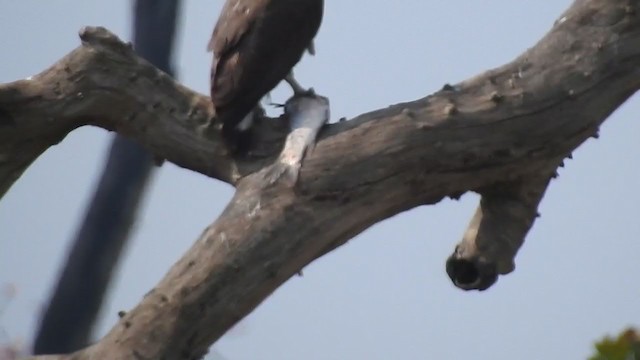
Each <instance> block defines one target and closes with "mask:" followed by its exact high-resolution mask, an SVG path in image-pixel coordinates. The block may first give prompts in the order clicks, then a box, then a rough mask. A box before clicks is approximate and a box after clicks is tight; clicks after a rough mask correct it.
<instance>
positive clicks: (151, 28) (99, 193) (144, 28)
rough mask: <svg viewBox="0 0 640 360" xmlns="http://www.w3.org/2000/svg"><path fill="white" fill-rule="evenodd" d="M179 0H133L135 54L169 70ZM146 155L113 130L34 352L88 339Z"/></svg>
mask: <svg viewBox="0 0 640 360" xmlns="http://www.w3.org/2000/svg"><path fill="white" fill-rule="evenodd" d="M179 2H180V1H179V0H137V1H136V2H135V7H134V26H133V28H134V31H133V38H134V40H133V43H134V47H135V49H136V51H137V52H138V54H139V55H140V56H142V57H144V58H146V59H147V60H148V61H150V62H151V63H153V64H154V65H155V66H156V67H158V68H160V69H161V70H163V71H164V72H166V73H168V74H171V75H173V71H172V69H171V65H170V62H171V53H172V48H173V39H174V36H175V31H176V23H177V18H178V11H179ZM152 169H153V158H152V156H151V155H150V154H149V153H148V152H147V151H146V150H144V149H143V148H142V147H140V146H139V145H138V144H136V143H134V142H132V141H130V140H128V139H125V138H123V137H120V136H116V137H115V138H114V139H113V142H112V143H111V148H110V150H109V154H108V157H107V159H106V163H105V167H104V169H103V172H102V176H101V178H100V181H99V183H98V185H97V187H96V190H95V193H94V195H93V199H92V200H91V204H90V206H89V209H88V210H87V212H86V215H85V218H84V221H83V223H82V226H81V227H80V229H79V230H78V232H77V234H76V237H75V239H74V242H73V247H72V249H71V251H70V253H69V255H68V258H67V262H66V264H65V266H64V269H63V270H62V273H61V275H60V277H59V279H58V283H57V285H56V287H55V289H54V291H53V294H52V296H51V299H50V301H49V304H48V307H47V309H46V311H45V313H44V315H43V317H42V320H41V323H40V328H39V329H38V331H37V335H36V340H35V343H34V348H33V352H34V353H35V354H56V353H58V354H59V353H69V352H73V351H75V350H78V349H80V348H82V347H84V346H86V345H87V344H88V343H89V342H90V337H91V332H92V329H93V324H94V322H95V320H96V318H97V315H98V313H99V310H100V307H101V305H102V301H103V298H104V295H105V292H106V289H107V287H108V285H109V282H110V280H111V277H112V275H113V269H114V267H115V265H116V264H117V262H118V259H119V257H120V254H121V252H122V249H123V247H124V245H125V243H126V241H127V239H128V238H129V233H130V230H131V225H132V224H133V223H134V222H135V219H136V214H137V210H138V207H139V205H140V202H141V200H142V198H143V194H144V192H145V188H146V186H147V184H148V183H149V179H150V178H151V175H152V173H153V171H152Z"/></svg>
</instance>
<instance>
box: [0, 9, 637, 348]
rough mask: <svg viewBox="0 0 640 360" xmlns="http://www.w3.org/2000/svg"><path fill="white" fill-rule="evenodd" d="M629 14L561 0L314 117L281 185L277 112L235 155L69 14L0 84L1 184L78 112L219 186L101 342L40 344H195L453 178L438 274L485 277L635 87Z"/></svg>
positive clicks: (506, 257) (160, 82)
mask: <svg viewBox="0 0 640 360" xmlns="http://www.w3.org/2000/svg"><path fill="white" fill-rule="evenodd" d="M639 15H640V4H638V2H636V1H629V0H577V1H576V2H575V3H574V4H573V5H572V6H571V8H570V9H569V10H567V12H565V13H564V14H563V15H562V16H561V18H560V19H559V20H558V22H557V23H556V24H555V25H554V26H553V28H552V30H551V31H550V32H549V33H548V34H547V35H546V36H545V37H544V38H543V39H541V40H540V42H539V43H538V44H536V45H535V46H533V47H532V48H530V49H529V50H527V51H526V52H525V53H524V54H522V55H521V56H520V57H518V58H517V59H515V60H514V61H513V62H511V63H509V64H506V65H504V66H502V67H499V68H496V69H493V70H490V71H488V72H486V73H484V74H481V75H478V76H477V77H474V78H473V79H470V80H467V81H464V82H462V83H459V84H456V85H453V86H445V88H444V89H443V90H442V91H439V92H437V93H436V94H433V95H431V96H427V97H426V98H423V99H419V100H416V101H412V102H407V103H402V104H397V105H393V106H390V107H387V108H384V109H381V110H377V111H373V112H370V113H367V114H363V115H361V116H358V117H357V118H355V119H352V120H351V121H347V122H342V123H338V124H333V125H331V126H328V127H327V128H326V129H325V130H324V131H323V132H322V133H321V135H320V140H319V142H318V144H317V146H316V148H315V150H314V151H313V152H312V153H311V154H310V156H309V157H307V158H306V159H305V162H304V164H303V166H302V170H301V173H300V178H299V182H298V185H297V187H296V188H295V189H294V190H291V189H288V188H285V187H277V186H276V187H272V188H266V189H263V187H262V186H261V184H262V182H261V180H262V176H263V173H264V172H265V165H266V164H269V162H270V161H272V160H273V159H274V157H275V156H276V155H277V152H278V151H279V147H280V146H281V144H282V139H283V137H284V132H283V130H282V129H283V128H284V127H283V126H282V124H281V122H279V121H268V120H265V121H263V122H262V123H261V126H262V129H263V131H261V132H260V134H261V135H263V138H262V139H261V140H262V142H261V144H262V148H263V149H262V150H263V153H264V154H266V155H265V157H263V158H260V159H249V160H247V161H243V162H237V161H235V160H233V159H232V158H230V157H229V156H228V154H227V152H226V151H225V148H224V146H223V145H222V142H221V141H220V134H219V131H214V132H213V134H211V135H210V136H206V135H205V132H203V131H202V130H203V129H205V128H206V127H207V125H208V124H209V123H210V122H212V121H213V122H215V114H213V113H212V110H211V106H210V105H209V101H208V99H207V98H206V97H204V96H202V95H198V94H194V93H193V92H192V91H190V90H188V89H186V88H184V87H183V86H180V85H179V84H177V83H175V82H174V81H173V80H171V79H170V78H169V77H168V76H166V75H163V74H162V73H160V72H158V71H157V70H155V69H154V68H153V67H151V66H149V65H148V64H146V63H145V62H144V61H142V60H140V59H138V58H136V57H135V56H134V55H133V53H132V52H131V50H130V49H128V48H127V47H126V46H125V45H123V44H121V43H120V42H119V41H117V39H115V38H114V37H113V36H112V35H111V34H109V33H108V32H106V31H105V30H103V29H85V30H84V31H83V32H82V34H81V37H82V39H83V46H82V47H80V48H78V49H76V50H75V51H74V52H72V53H71V54H70V55H69V56H67V57H65V58H64V59H62V60H61V61H60V62H59V63H57V64H56V65H54V66H53V67H52V68H51V69H48V70H46V71H45V72H43V73H42V74H40V75H38V76H36V77H34V78H33V79H31V80H23V81H18V82H15V83H11V84H5V85H2V86H0V112H1V113H2V114H3V115H2V116H1V117H0V119H3V120H0V121H2V122H3V123H5V124H6V125H5V126H4V127H2V128H1V130H0V144H2V145H0V154H5V155H4V156H2V157H0V158H2V159H4V162H2V163H1V164H0V184H1V188H2V189H3V191H6V190H7V189H8V188H9V187H10V185H11V184H12V183H13V181H15V179H16V178H17V177H18V176H19V174H21V173H22V171H23V170H24V169H25V168H26V167H27V166H28V165H29V164H30V163H31V162H32V161H33V159H35V158H36V157H37V156H38V155H39V154H40V153H41V152H42V151H44V149H46V148H47V147H48V146H51V145H52V144H55V143H56V142H58V141H61V140H62V139H63V138H64V136H65V135H66V134H67V133H68V132H69V131H71V130H73V129H74V128H76V127H78V126H83V125H95V126H100V127H103V128H105V129H108V130H115V131H117V132H118V133H120V134H123V135H126V136H128V137H131V138H132V139H135V140H136V141H138V142H139V143H141V144H143V145H144V146H145V147H146V148H148V149H149V150H151V151H152V152H154V153H155V154H157V155H159V156H161V157H163V158H166V159H168V160H169V161H172V162H174V163H176V164H178V165H180V166H182V167H185V168H189V169H192V170H194V171H198V172H200V173H203V174H206V175H208V176H211V177H213V178H216V179H219V180H221V181H225V182H228V183H230V184H233V185H234V186H235V187H236V194H235V196H234V197H233V199H232V201H231V202H230V203H229V205H228V206H227V208H226V209H225V211H224V212H223V214H222V215H221V216H220V217H219V218H218V219H217V220H216V221H215V222H214V223H213V224H211V225H210V226H208V227H207V228H206V229H205V230H204V231H203V233H202V235H201V237H200V238H199V239H198V240H197V241H196V242H195V244H194V245H193V247H192V248H191V249H190V250H189V251H188V252H187V253H186V254H185V255H184V256H183V258H182V259H181V260H180V261H178V262H177V263H176V264H175V265H174V266H173V267H172V268H171V269H170V270H169V272H168V273H167V275H166V276H165V278H164V279H163V280H162V281H161V282H160V283H159V284H157V285H156V286H155V288H154V289H153V290H152V291H151V292H150V293H149V294H148V295H147V296H146V297H145V298H144V299H143V300H142V301H141V302H140V304H138V305H137V306H136V307H135V308H134V309H132V310H131V311H130V312H128V313H127V314H126V315H125V316H123V318H122V319H121V320H120V321H119V322H118V324H116V325H115V326H114V327H113V329H112V330H111V331H110V332H109V333H108V334H107V335H106V336H105V337H104V338H103V339H102V340H100V341H99V342H98V343H96V344H95V345H93V346H91V347H89V348H87V349H85V350H81V351H79V352H77V353H75V354H74V355H73V356H71V357H65V356H60V357H57V358H74V359H89V358H91V357H94V358H131V357H137V358H148V359H176V358H198V357H199V356H201V355H202V354H204V353H205V352H206V349H207V348H208V347H209V346H210V345H211V344H212V343H213V342H215V341H216V340H217V339H218V338H220V337H221V336H222V335H223V334H224V333H225V332H226V331H227V330H228V329H229V328H230V327H231V326H233V324H235V323H236V322H237V321H238V320H239V319H241V318H242V317H243V316H246V315H247V314H248V313H249V312H250V311H251V310H252V309H253V308H255V307H256V306H257V305H258V304H259V303H260V302H261V301H263V300H264V299H265V298H266V297H267V296H269V294H271V293H272V292H273V291H274V290H275V289H276V288H277V287H278V286H279V285H280V284H282V283H283V282H284V281H286V280H287V279H288V278H289V277H291V276H292V275H294V274H295V273H297V272H298V271H300V269H302V268H303V267H304V266H305V265H307V264H309V263H310V262H311V261H313V260H314V259H316V258H318V257H319V256H322V255H323V254H324V253H326V252H328V251H330V250H332V249H334V248H336V247H338V246H340V245H341V244H344V243H345V242H346V241H348V240H349V239H351V238H352V237H353V236H355V235H356V234H358V233H360V232H361V231H363V230H364V229H366V228H368V227H369V226H371V225H373V224H375V223H376V222H378V221H380V220H382V219H385V218H388V217H390V216H393V215H395V214H398V213H399V212H402V211H405V210H408V209H411V208H413V207H415V206H419V205H425V204H435V203H437V202H438V201H439V200H441V199H442V198H444V197H446V196H451V197H457V196H460V195H461V194H463V193H465V192H466V191H477V192H479V193H480V194H481V195H482V196H483V198H482V201H481V208H480V210H479V213H478V215H477V216H476V218H475V219H474V220H473V221H472V223H471V225H470V230H469V231H468V232H467V234H466V235H465V238H464V239H463V242H462V243H461V244H460V245H459V247H458V249H459V251H457V252H456V253H455V254H454V256H453V258H452V260H451V261H450V263H451V262H453V263H454V264H453V270H454V271H450V274H451V273H453V274H454V278H455V279H454V280H455V281H456V283H457V284H458V285H459V286H460V287H462V288H467V289H482V288H484V287H486V286H487V283H488V282H491V277H492V276H495V273H496V272H497V273H498V274H501V273H508V272H509V271H511V270H512V269H513V257H514V256H515V252H516V251H517V249H518V247H519V246H520V245H521V243H522V241H523V240H524V236H525V234H526V233H527V230H528V229H529V228H530V227H531V226H532V224H533V220H534V218H535V214H536V210H535V208H536V206H537V204H538V203H539V201H540V199H541V198H542V195H543V193H544V190H545V189H546V186H547V184H548V180H549V177H550V174H553V173H554V171H555V169H556V167H557V166H558V165H559V164H560V163H561V161H562V159H563V158H564V157H566V156H567V155H568V154H570V152H571V151H572V150H573V149H575V148H576V147H577V146H579V145H580V144H581V143H582V142H584V141H585V140H586V139H588V138H589V137H591V136H596V135H597V131H598V127H599V126H600V124H601V123H602V122H603V121H604V120H605V119H606V118H607V117H608V116H609V115H610V114H611V113H612V112H613V111H614V110H615V109H616V108H617V107H619V106H620V105H621V104H622V103H623V102H624V101H625V100H627V99H628V98H629V97H630V96H631V95H632V94H633V93H635V92H636V91H637V90H638V88H640V71H639V70H640V18H639V17H638V16H639ZM487 259H488V261H489V262H490V263H488V262H487ZM456 264H457V265H456ZM469 264H472V265H473V266H474V267H475V268H473V269H472V270H474V271H475V272H476V274H475V275H473V276H472V277H473V278H469V276H468V272H467V271H466V270H468V268H467V267H468V265H469ZM487 264H488V265H489V266H487ZM456 266H459V268H457V269H456ZM460 266H461V268H460ZM450 270H451V269H450ZM457 276H459V277H457ZM54 358H56V357H54Z"/></svg>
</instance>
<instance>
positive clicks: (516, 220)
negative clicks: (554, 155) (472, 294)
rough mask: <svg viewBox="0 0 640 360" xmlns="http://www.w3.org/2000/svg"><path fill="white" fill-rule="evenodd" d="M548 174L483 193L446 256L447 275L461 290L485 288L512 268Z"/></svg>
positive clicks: (546, 183)
mask: <svg viewBox="0 0 640 360" xmlns="http://www.w3.org/2000/svg"><path fill="white" fill-rule="evenodd" d="M550 179H551V176H544V177H540V176H532V178H531V179H525V180H520V181H519V182H517V183H514V184H500V185H495V186H493V187H492V188H490V189H487V190H485V191H483V192H482V199H481V200H480V206H479V207H478V209H477V210H476V213H475V215H474V216H473V218H472V219H471V222H470V224H469V226H468V228H467V231H466V232H465V234H464V236H463V238H462V241H461V242H460V243H459V244H458V245H457V246H456V248H455V250H454V252H453V254H452V255H451V256H450V257H449V259H447V263H446V270H447V274H448V275H449V277H450V278H451V281H453V283H454V285H455V286H457V287H458V288H460V289H463V290H480V291H482V290H486V289H488V288H489V287H491V285H493V284H494V283H495V282H496V281H497V280H498V276H499V275H506V274H508V273H510V272H512V271H513V270H514V269H515V261H514V258H515V256H516V253H517V252H518V250H519V249H520V247H521V246H522V244H523V243H524V239H525V237H526V235H527V233H528V232H529V229H530V228H531V226H533V222H534V221H535V219H536V218H537V217H538V216H539V215H538V204H539V203H540V200H542V196H543V195H544V192H545V190H546V189H547V186H548V184H549V180H550Z"/></svg>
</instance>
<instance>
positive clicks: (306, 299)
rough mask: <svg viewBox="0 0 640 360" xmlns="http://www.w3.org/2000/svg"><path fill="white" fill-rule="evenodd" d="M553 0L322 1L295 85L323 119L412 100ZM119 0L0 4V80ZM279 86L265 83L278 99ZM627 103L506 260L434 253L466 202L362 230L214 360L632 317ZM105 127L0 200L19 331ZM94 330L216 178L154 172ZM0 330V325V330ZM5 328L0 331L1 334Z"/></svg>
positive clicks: (483, 59) (97, 158)
mask: <svg viewBox="0 0 640 360" xmlns="http://www.w3.org/2000/svg"><path fill="white" fill-rule="evenodd" d="M569 4H570V1H569V0H555V1H544V2H543V1H541V2H530V1H513V0H494V1H491V2H480V1H444V0H431V1H429V0H403V1H398V2H391V1H388V0H368V1H364V0H327V1H326V5H325V19H324V22H323V24H322V27H321V30H320V33H319V36H318V38H317V43H316V49H317V56H316V57H315V58H310V57H306V58H305V59H304V60H303V63H302V64H300V65H299V66H298V67H297V68H296V74H297V75H298V77H299V80H300V81H301V82H302V84H303V85H305V86H313V87H314V88H315V89H316V90H317V92H319V93H322V94H323V95H326V96H328V97H329V98H330V99H331V105H332V109H331V112H332V115H333V118H334V120H335V119H337V118H340V117H342V116H345V117H347V118H350V117H353V116H354V115H357V114H359V113H361V112H364V111H368V110H373V109H377V108H381V107H386V106H387V105H390V104H393V103H396V102H400V101H407V100H411V99H416V98H419V97H422V96H424V95H427V94H429V93H431V92H433V91H435V90H437V89H439V88H440V87H441V86H442V85H443V84H444V83H447V82H450V83H453V82H457V81H460V80H463V79H465V78H467V77H470V76H473V75H475V74H477V73H479V72H481V71H484V70H487V69H490V68H492V67H496V66H499V65H501V64H503V63H505V62H507V61H509V60H511V59H512V58H514V57H515V56H516V55H518V54H519V53H520V52H522V51H524V50H525V49H526V48H528V47H531V46H532V45H533V44H534V43H535V41H537V40H538V39H539V38H540V37H541V36H542V35H543V34H544V33H545V32H546V31H547V30H548V29H549V28H550V27H551V26H552V24H553V22H554V20H555V19H556V18H557V17H559V15H560V14H561V12H562V11H564V9H565V8H566V7H567V6H568V5H569ZM221 5H222V0H218V1H204V0H189V1H186V4H185V7H184V12H183V17H182V27H181V28H180V33H179V34H180V35H179V44H178V46H177V48H176V57H175V63H176V65H177V66H176V70H177V72H178V74H179V76H180V78H181V80H182V82H184V83H185V84H186V85H187V86H190V87H191V88H193V89H195V90H197V91H200V92H203V93H206V92H207V89H208V72H209V62H210V54H208V53H207V52H206V51H205V47H206V43H207V40H208V37H209V35H210V31H211V29H212V27H213V23H214V21H215V19H216V18H217V15H218V12H219V9H220V7H221ZM129 21H130V2H129V1H127V0H111V1H109V2H98V1H80V0H56V1H42V0H20V1H18V0H5V1H0V30H1V31H0V49H2V53H1V55H0V64H1V65H0V82H8V81H11V80H16V79H20V78H24V77H27V76H30V75H33V74H35V73H37V72H39V71H41V70H43V69H44V68H45V67H47V66H48V65H50V64H52V63H53V62H54V61H56V60H57V59H59V58H60V57H61V56H63V55H64V54H66V53H67V52H68V51H70V50H71V49H73V48H74V47H76V46H77V45H78V44H79V40H78V37H77V35H76V34H77V31H78V30H79V29H80V28H81V27H82V26H84V25H102V26H106V27H107V28H109V29H110V30H112V31H114V32H115V33H117V34H118V35H119V36H121V37H122V38H124V39H129V38H130V25H129ZM288 95H289V92H288V89H286V88H285V89H284V90H283V89H279V91H275V92H274V93H273V94H272V96H273V100H274V101H283V100H285V98H286V96H288ZM638 113H640V101H639V99H637V98H632V99H631V100H630V101H629V102H628V103H627V104H626V105H625V106H623V107H622V108H621V109H620V110H619V111H618V112H616V113H615V114H614V115H613V116H612V118H611V119H609V120H608V121H607V122H606V124H605V125H604V126H603V128H602V131H601V137H600V139H599V140H597V141H595V140H589V141H587V143H586V144H585V145H584V146H582V147H581V148H580V149H579V150H578V151H576V152H575V153H574V160H570V161H568V162H567V166H566V168H565V169H561V171H560V177H559V178H558V179H556V180H555V181H553V182H552V184H551V188H550V189H549V191H548V192H547V196H546V197H545V199H544V200H543V202H542V206H541V209H540V212H541V213H542V217H541V218H540V219H539V220H538V221H537V223H536V225H535V227H534V229H533V230H532V231H531V233H530V234H529V236H528V238H527V241H526V243H525V245H524V247H523V248H522V249H521V252H520V254H519V255H518V257H517V259H516V266H517V268H516V270H515V272H514V273H512V274H510V275H508V276H506V277H502V278H501V279H500V280H499V281H498V283H497V284H495V285H494V286H493V287H492V288H491V289H490V290H488V291H485V292H483V293H477V292H463V291H461V290H458V289H456V288H455V287H453V285H451V283H450V281H449V278H448V277H447V275H446V273H445V271H444V262H445V259H446V257H447V256H448V255H449V254H450V253H451V251H452V250H453V247H454V245H455V243H456V242H457V241H458V240H459V238H460V237H461V235H462V233H463V231H464V229H465V227H466V225H467V222H468V221H469V218H470V216H471V215H472V213H473V211H474V209H475V206H476V203H477V196H475V195H471V194H469V195H466V196H464V197H463V198H462V200H461V201H458V202H455V201H449V200H446V201H443V202H442V203H440V204H438V205H435V206H430V207H421V208H418V209H413V210H411V211H408V212H406V213H404V214H401V215H399V216H396V217H394V218H391V219H389V220H387V221H384V222H383V223H381V224H378V225H376V226H374V227H373V228H371V229H369V230H367V231H365V232H364V233H363V234H361V235H359V236H358V237H356V238H355V239H354V240H353V241H351V242H349V243H348V244H347V245H346V246H343V247H342V248H340V249H338V250H337V251H334V252H333V253H331V254H329V255H328V256H325V257H324V258H322V259H321V260H319V261H316V262H315V263H313V264H312V265H311V266H309V267H308V268H306V269H305V271H304V277H302V278H300V277H296V278H294V279H291V280H290V281H289V282H287V283H286V284H285V285H284V286H283V287H281V288H280V289H279V290H278V291H276V293H275V294H274V295H272V296H271V297H270V298H268V299H267V300H266V301H265V302H264V303H263V304H262V305H261V306H260V307H259V308H258V309H256V311H254V312H253V313H252V314H251V315H250V316H248V317H247V318H246V319H245V320H244V321H243V322H242V323H241V324H240V325H239V326H237V327H236V328H235V329H234V330H232V331H231V332H230V333H229V334H228V335H227V336H225V337H224V338H223V339H222V340H220V341H219V342H218V344H216V348H217V349H218V351H219V352H220V353H222V354H223V355H224V356H225V357H226V358H227V359H229V360H249V359H266V360H282V359H284V360H289V359H291V360H293V359H309V360H316V359H318V360H319V359H371V360H374V359H380V360H382V359H523V360H537V359H580V358H585V357H586V356H587V355H588V354H589V353H591V351H592V350H591V344H592V342H593V340H595V339H597V338H599V337H601V336H602V335H604V334H606V333H614V332H618V331H619V330H621V329H622V328H623V327H625V326H628V325H640V306H638V304H640V285H639V283H638V281H637V279H638V275H639V274H640V262H639V261H638V254H640V242H639V241H638V240H639V239H638V234H639V233H640V222H639V221H638V215H639V214H640V213H639V212H638V208H637V203H638V201H639V200H640V195H638V192H637V191H636V189H635V186H636V185H637V184H639V183H640V171H639V170H638V165H639V164H638V154H639V153H640V147H639V146H638V140H637V138H638V136H639V135H640V122H639V121H638ZM110 136H111V134H108V133H107V132H105V131H103V130H101V129H94V128H83V129H79V130H76V131H75V132H74V133H72V134H71V135H70V136H68V137H67V138H66V139H65V140H64V141H63V142H62V143H61V144H60V145H57V146H55V147H54V148H52V149H51V150H49V151H47V152H46V153H45V154H44V155H43V156H42V157H41V158H40V159H39V160H38V161H36V163H35V164H34V165H33V166H32V167H31V168H30V169H29V170H28V171H27V172H26V173H25V175H24V176H23V177H22V178H21V179H20V180H19V181H18V182H17V184H16V185H15V186H14V187H13V188H12V189H11V190H10V192H9V193H8V194H7V195H6V196H5V198H4V199H2V201H1V202H0V284H2V283H8V282H10V283H15V284H17V286H18V288H19V293H18V296H17V297H16V298H15V299H14V301H13V302H12V303H11V304H10V305H9V306H8V307H7V308H6V309H5V311H4V314H3V315H2V318H0V326H2V327H3V328H4V329H5V330H6V332H7V333H8V334H9V335H10V336H11V337H12V338H23V339H25V340H27V341H30V340H31V339H30V337H31V335H32V334H33V331H34V326H35V324H36V322H37V316H38V313H39V311H40V310H41V308H42V304H43V302H44V301H45V300H46V299H47V292H48V291H49V288H50V286H51V285H52V281H53V280H54V278H55V277H56V275H57V271H58V269H59V266H60V264H61V261H62V260H63V257H64V254H65V251H66V248H67V246H68V243H69V239H70V238H71V237H72V235H73V233H74V231H75V229H76V227H77V225H78V221H79V219H80V216H81V215H82V213H83V211H84V209H85V206H86V205H87V202H88V199H89V196H90V194H91V191H92V188H93V185H94V183H95V181H96V176H97V175H98V174H99V170H100V169H101V166H102V160H103V158H104V156H105V150H106V148H107V145H108V143H109V139H110ZM147 195H148V197H147V201H146V202H145V204H144V208H143V211H142V216H141V218H140V221H139V222H138V224H137V225H136V231H135V234H134V238H133V239H132V241H131V243H130V245H129V247H128V248H127V249H126V250H127V252H126V256H125V257H124V259H123V261H122V264H121V266H120V270H119V276H118V277H117V279H116V280H115V282H114V284H113V286H112V292H111V294H110V296H109V299H108V301H107V304H106V307H105V310H104V312H103V317H102V320H101V321H100V323H99V324H98V329H97V330H98V333H99V334H104V333H105V332H106V331H107V330H108V329H109V328H110V327H111V326H112V324H113V323H114V322H115V321H116V319H117V316H116V313H117V311H118V310H127V309H130V308H131V307H132V306H134V305H135V304H136V303H137V302H138V301H139V300H140V299H141V297H142V296H143V294H144V293H145V292H147V291H148V290H149V289H150V288H151V287H153V285H154V284H155V283H156V282H157V281H158V280H159V279H160V278H161V277H162V276H163V275H164V273H165V272H166V271H167V269H168V268H169V266H170V265H171V264H172V263H173V262H174V261H176V260H177V259H178V258H179V257H180V255H181V254H182V253H183V252H184V251H185V250H186V249H187V248H188V247H189V246H190V245H191V243H192V242H193V241H194V240H195V239H196V237H197V236H198V235H199V234H200V232H201V231H202V229H203V228H204V227H205V226H206V225H207V224H209V223H210V222H211V221H212V220H213V219H215V218H216V216H217V215H218V214H219V213H220V211H221V210H222V208H223V206H224V205H225V203H226V202H227V201H228V200H229V199H230V197H231V195H232V188H231V187H230V186H228V185H225V184H221V183H219V182H217V181H214V180H211V179H208V178H206V177H204V176H202V175H199V174H196V173H192V172H190V171H188V170H184V169H180V168H177V167H175V166H173V165H171V164H166V165H164V166H163V167H162V168H161V169H160V170H159V171H158V172H157V177H156V178H155V179H154V181H153V183H152V186H151V187H150V189H149V192H148V194H147ZM1 334H2V332H1V331H0V336H1ZM2 340H4V339H0V341H2Z"/></svg>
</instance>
